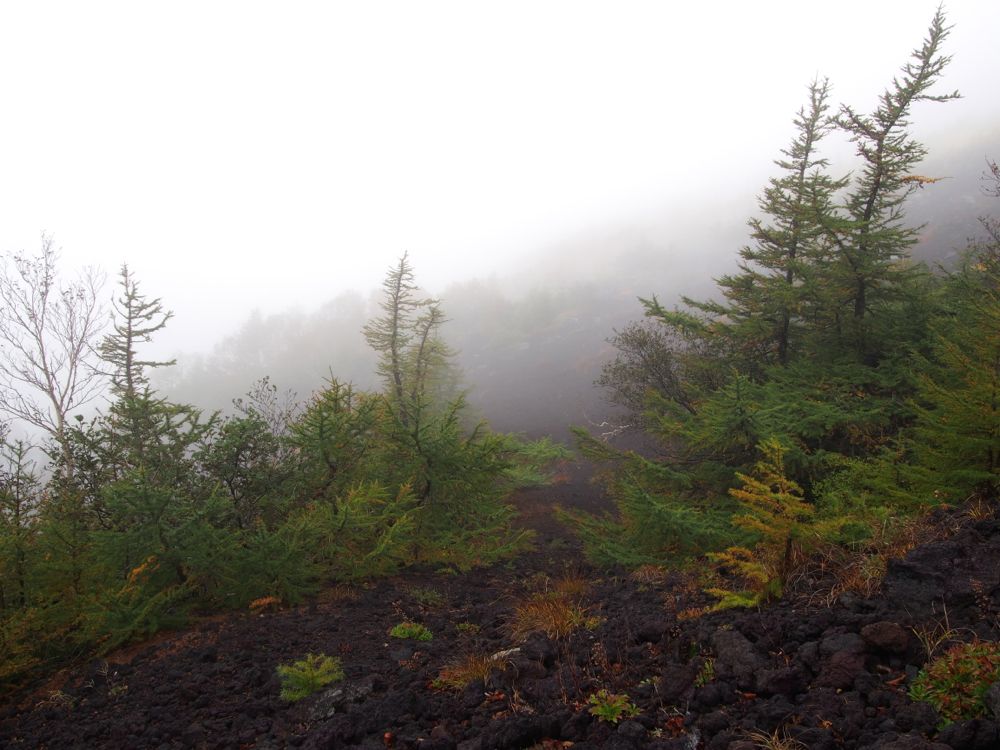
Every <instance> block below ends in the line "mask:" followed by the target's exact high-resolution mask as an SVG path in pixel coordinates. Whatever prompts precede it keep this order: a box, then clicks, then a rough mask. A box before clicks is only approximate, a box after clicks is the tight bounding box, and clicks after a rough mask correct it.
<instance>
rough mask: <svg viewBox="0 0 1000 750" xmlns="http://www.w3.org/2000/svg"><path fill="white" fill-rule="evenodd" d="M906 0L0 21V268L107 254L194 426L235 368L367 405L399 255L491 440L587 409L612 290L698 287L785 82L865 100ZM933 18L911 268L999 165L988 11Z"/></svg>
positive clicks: (87, 13)
mask: <svg viewBox="0 0 1000 750" xmlns="http://www.w3.org/2000/svg"><path fill="white" fill-rule="evenodd" d="M687 5H691V6H693V5H694V4H687ZM936 7H937V3H936V0H935V1H933V2H922V1H921V2H913V1H912V0H894V1H893V2H879V3H871V2H870V0H868V1H866V2H863V1H862V0H847V1H845V2H841V3H838V4H837V5H836V6H835V7H829V8H820V7H819V6H814V4H805V3H801V2H768V3H740V2H723V3H713V4H708V5H706V6H705V7H704V8H701V9H698V8H694V7H685V8H683V9H681V8H680V7H678V6H677V5H676V4H667V3H654V2H635V3H591V2H553V3H544V4H540V3H527V2H524V3H520V2H509V3H503V4H499V5H493V6H483V5H480V4H471V3H463V2H429V3H419V4H416V3H405V2H384V3H364V4H346V3H297V4H295V5H294V6H292V7H289V6H287V5H286V6H281V7H280V8H279V6H277V5H266V4H258V3H235V2H233V3H213V4H210V5H206V4H203V3H193V2H191V3H186V2H178V3H172V4H169V5H167V6H160V7H152V6H142V5H137V4H134V3H125V2H121V3H88V4H86V5H83V4H76V3H68V2H67V3H46V2H41V3H31V4H19V5H14V4H5V5H4V7H3V8H2V9H0V66H2V67H3V69H4V70H5V71H7V72H8V73H9V74H8V75H6V76H4V77H3V78H2V79H0V97H2V101H4V103H5V113H6V116H5V118H4V121H3V124H2V125H0V129H2V132H3V136H4V137H3V138H0V206H3V212H4V221H3V222H0V251H2V252H17V251H22V250H23V251H26V252H32V251H34V250H35V249H37V247H38V244H39V240H38V237H39V234H40V233H41V232H43V231H44V232H47V233H50V234H51V235H52V236H54V238H55V241H56V243H57V244H58V245H59V246H61V247H62V248H63V251H62V258H63V264H64V266H65V267H66V268H69V269H72V268H77V267H80V266H83V265H87V264H92V265H99V266H101V267H103V268H105V269H106V270H107V271H108V272H109V276H113V275H114V272H115V271H116V269H117V267H118V266H119V265H120V264H121V263H122V262H125V261H127V262H128V263H129V265H130V267H131V268H132V269H133V270H134V271H135V273H136V275H137V277H138V279H139V280H140V282H141V283H142V288H143V291H144V292H146V293H148V294H150V295H153V296H160V297H162V298H163V300H164V302H165V304H166V305H167V307H169V308H170V309H172V310H173V311H174V312H175V317H174V319H173V320H171V322H170V325H169V327H168V328H167V329H166V330H165V331H163V332H162V334H160V335H159V336H158V338H157V340H156V342H155V344H154V345H153V346H152V347H151V348H150V349H151V350H150V352H149V354H150V355H151V356H155V357H166V356H177V358H178V360H179V362H180V364H179V366H178V367H177V368H175V370H174V371H173V372H170V373H163V374H162V375H161V376H160V381H159V385H160V387H162V388H163V389H164V390H165V391H167V392H169V393H171V395H173V396H174V397H176V398H182V399H185V400H189V401H192V402H194V403H198V404H199V405H203V406H205V407H209V408H222V407H225V405H226V404H228V403H229V400H230V399H232V398H233V397H235V396H238V395H239V394H240V393H241V392H243V391H244V390H246V388H247V387H249V385H250V383H252V381H253V380H254V379H255V378H256V377H259V376H261V375H264V374H268V375H270V376H271V377H272V379H273V380H274V382H275V383H277V384H278V385H279V386H280V387H283V388H292V389H294V390H296V391H299V392H300V394H301V395H303V396H304V395H307V394H308V392H309V391H310V390H311V389H313V388H315V387H318V385H320V384H321V383H322V378H323V377H324V375H326V374H329V373H331V372H332V373H333V374H334V375H336V376H337V377H340V378H343V379H350V380H354V381H356V382H358V383H359V385H361V386H365V387H367V386H370V385H372V384H373V383H372V375H371V373H372V363H373V359H374V358H373V356H372V355H371V353H370V352H368V351H367V349H366V348H365V346H364V342H363V339H362V337H361V334H360V327H361V325H362V324H363V322H364V320H365V319H366V318H367V317H368V316H369V315H371V314H372V313H373V312H374V310H375V304H376V301H375V299H374V297H373V290H375V289H376V288H377V287H378V284H379V283H380V281H381V279H382V277H383V275H384V273H385V271H386V269H387V268H388V267H389V266H390V265H391V264H392V263H393V262H394V260H395V259H396V258H398V257H399V256H400V255H401V254H402V252H403V251H408V252H409V253H410V257H411V260H412V261H413V264H414V267H415V270H416V273H417V278H418V281H419V282H420V283H421V284H422V285H423V286H424V287H425V288H426V289H427V291H428V292H429V293H431V294H434V295H436V296H439V297H441V298H442V299H443V306H444V309H445V311H446V313H447V315H448V317H449V319H450V322H449V324H448V325H447V326H446V328H445V330H444V335H445V337H446V338H447V339H448V340H449V342H450V343H451V344H452V345H453V347H454V348H455V349H456V350H457V351H458V357H457V359H458V363H459V365H460V366H461V368H462V369H463V371H464V373H465V379H466V383H467V384H468V385H469V386H470V387H471V388H472V391H471V394H472V395H471V399H472V401H473V403H474V404H475V405H476V406H477V407H478V408H479V409H480V410H481V411H482V412H483V413H484V414H486V415H487V416H489V417H490V418H491V420H493V421H494V422H496V423H497V426H498V427H501V428H503V429H523V430H527V431H536V430H539V429H542V428H544V427H546V426H547V427H549V428H550V429H556V428H555V426H554V425H556V424H559V425H564V424H566V423H567V422H569V421H579V420H580V419H587V418H594V419H598V418H599V417H597V416H595V415H594V414H595V411H596V410H598V409H600V408H602V407H601V406H600V399H599V395H595V394H594V392H593V389H592V388H590V383H591V381H592V380H593V377H594V375H595V373H596V371H597V370H598V369H599V366H600V362H601V361H602V360H603V358H606V357H607V355H608V354H609V352H608V349H607V345H606V344H605V343H604V342H605V339H606V338H607V337H608V336H610V335H611V333H612V332H613V329H614V328H615V327H616V326H620V325H622V324H624V323H625V322H626V321H627V320H630V319H633V318H635V317H638V316H639V315H641V309H640V307H639V305H638V303H637V302H636V297H637V296H640V295H641V296H649V295H651V294H654V293H655V294H657V295H658V296H660V298H661V299H664V300H666V301H668V302H670V301H672V300H674V299H676V297H677V296H678V295H679V294H691V295H694V296H705V295H708V294H710V293H711V291H712V277H713V276H717V275H719V274H721V273H724V272H725V271H726V270H727V269H728V268H729V267H730V265H731V264H732V263H733V262H734V258H735V253H736V251H737V250H738V249H739V247H740V246H741V245H742V244H743V243H744V242H745V241H746V226H745V222H746V219H747V218H748V217H749V216H751V215H753V214H754V213H755V212H756V200H755V195H756V194H757V193H758V192H759V191H760V189H761V188H762V187H763V185H764V184H765V182H766V179H767V177H768V176H769V175H772V174H774V173H775V168H774V166H773V160H774V159H775V158H776V157H778V156H779V151H780V149H781V148H783V147H785V146H786V144H787V143H788V141H789V140H790V138H791V137H792V134H793V127H792V118H793V116H794V113H795V112H796V110H798V109H799V107H801V106H802V104H803V103H804V101H805V93H806V85H807V84H808V83H809V82H810V80H812V78H813V77H814V76H816V75H825V76H829V77H830V78H831V80H832V82H833V99H834V102H844V103H849V104H852V105H854V106H856V107H858V108H860V109H863V110H864V109H868V108H870V107H871V106H873V104H874V102H875V99H876V97H877V96H878V94H879V93H880V92H881V91H882V89H883V88H884V87H885V86H886V85H888V84H889V82H890V81H891V79H892V76H893V75H894V74H895V73H896V72H897V71H898V69H899V67H900V66H901V65H902V64H903V63H905V62H906V60H907V56H908V54H909V52H910V50H911V49H913V47H915V46H917V45H918V44H919V42H920V40H921V39H922V37H923V35H924V33H925V31H926V26H927V24H928V22H929V20H930V18H931V16H932V15H933V13H934V10H935V8H936ZM946 10H947V12H948V20H949V22H950V23H951V24H953V25H954V30H953V32H952V34H951V36H950V37H949V39H948V40H947V41H946V52H948V53H950V54H952V55H953V56H954V60H953V62H952V64H951V65H950V66H949V68H948V69H947V70H946V73H945V76H944V79H943V81H942V83H941V89H942V90H951V89H958V90H960V91H961V92H962V94H963V97H964V98H963V99H961V100H959V101H957V102H951V103H948V104H944V105H936V104H933V103H923V104H920V105H918V106H917V107H916V108H915V109H914V116H913V123H914V124H913V128H912V130H913V132H914V133H915V134H916V135H917V136H918V137H919V138H921V139H922V140H924V141H925V142H926V143H927V144H928V146H929V148H930V157H929V159H928V161H927V166H926V170H925V171H926V173H928V174H933V175H935V176H942V177H947V178H948V179H947V180H945V181H942V182H940V183H938V184H935V185H934V186H933V189H931V188H928V189H927V190H926V191H922V192H920V193H919V194H917V195H916V196H914V201H913V204H912V206H913V209H912V211H913V216H914V218H915V220H916V221H918V222H919V221H924V220H926V221H928V222H929V223H928V227H927V229H926V230H925V233H924V242H923V243H922V245H921V247H920V248H919V252H920V253H922V254H923V255H924V257H928V258H942V259H946V258H947V257H949V256H950V255H953V254H954V252H955V250H956V248H957V247H959V246H960V245H961V244H962V240H964V238H965V237H967V236H968V235H970V234H972V233H974V232H975V216H976V215H978V214H980V213H983V212H985V211H987V210H990V208H989V207H988V206H986V207H985V208H984V206H985V205H986V204H985V203H984V201H983V200H982V196H981V195H980V193H979V185H978V178H979V174H980V173H981V171H982V168H983V159H984V157H986V156H992V157H994V158H996V157H997V156H998V154H997V151H998V149H1000V144H997V142H996V134H997V132H998V129H997V124H998V122H1000V101H998V100H997V97H996V91H995V85H996V81H997V80H1000V55H998V54H997V51H996V45H995V39H996V33H997V29H1000V4H998V3H995V2H992V1H987V0H984V1H983V2H976V1H973V0H960V1H958V2H951V3H948V5H947V8H946ZM827 152H828V155H829V156H830V158H831V159H832V161H833V163H834V171H838V170H839V171H841V172H845V171H848V170H850V169H851V168H853V166H854V162H853V158H852V146H851V144H849V143H847V142H845V141H842V140H840V141H838V140H837V139H831V141H830V143H829V147H828V149H827ZM110 294H111V290H110V288H109V290H108V296H109V297H110ZM526 393H531V394H533V398H531V399H527V400H525V394H526ZM515 405H519V406H520V407H521V408H520V409H519V410H517V411H515V409H514V406H515Z"/></svg>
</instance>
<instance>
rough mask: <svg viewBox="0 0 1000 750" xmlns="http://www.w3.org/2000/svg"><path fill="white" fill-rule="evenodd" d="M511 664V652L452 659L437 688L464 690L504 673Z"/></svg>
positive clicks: (442, 673) (437, 680) (437, 682)
mask: <svg viewBox="0 0 1000 750" xmlns="http://www.w3.org/2000/svg"><path fill="white" fill-rule="evenodd" d="M508 664H510V652H508V651H501V652H499V653H496V654H466V655H465V656H459V657H456V658H455V659H452V660H451V661H449V662H448V663H447V664H445V665H444V667H443V668H442V669H441V672H440V673H439V674H438V677H437V679H436V680H434V685H435V687H442V688H450V689H452V690H462V689H464V688H465V687H466V686H467V685H470V684H472V683H473V682H476V681H477V680H482V681H483V682H486V680H487V678H489V676H490V675H491V674H493V673H494V672H502V671H503V670H504V669H506V668H507V665H508Z"/></svg>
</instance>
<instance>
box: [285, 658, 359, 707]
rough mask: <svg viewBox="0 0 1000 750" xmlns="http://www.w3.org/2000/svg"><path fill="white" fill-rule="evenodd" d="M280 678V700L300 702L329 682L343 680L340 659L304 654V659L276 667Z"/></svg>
mask: <svg viewBox="0 0 1000 750" xmlns="http://www.w3.org/2000/svg"><path fill="white" fill-rule="evenodd" d="M276 671H277V673H278V676H279V677H280V678H281V699H282V700H286V701H291V702H294V701H300V700H302V699H303V698H308V697H309V696H310V695H312V694H313V693H316V692H319V691H320V690H322V689H323V688H325V687H326V686H327V685H329V684H330V683H331V682H337V681H338V680H342V679H344V670H343V668H342V667H341V665H340V659H338V658H337V657H335V656H327V655H326V654H306V656H305V658H304V659H299V660H298V661H295V662H292V663H291V664H280V665H278V667H277V670H276Z"/></svg>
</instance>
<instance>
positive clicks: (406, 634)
mask: <svg viewBox="0 0 1000 750" xmlns="http://www.w3.org/2000/svg"><path fill="white" fill-rule="evenodd" d="M389 635H391V636H392V637H393V638H409V639H412V640H414V641H429V640H431V638H433V637H434V635H433V634H432V633H431V631H429V630H428V629H427V628H425V627H424V626H423V625H421V624H420V623H419V622H401V623H399V624H398V625H394V626H393V628H392V630H390V631H389Z"/></svg>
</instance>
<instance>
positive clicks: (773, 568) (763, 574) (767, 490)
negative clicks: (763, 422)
mask: <svg viewBox="0 0 1000 750" xmlns="http://www.w3.org/2000/svg"><path fill="white" fill-rule="evenodd" d="M760 452H761V454H762V458H761V460H760V461H758V462H757V463H756V464H755V465H754V469H753V472H752V473H751V474H742V473H739V472H738V473H737V474H736V476H737V478H738V479H739V480H740V482H741V484H742V486H741V487H734V488H733V489H731V490H730V491H729V494H730V495H732V496H733V497H734V498H735V499H736V500H737V501H738V502H739V504H740V509H741V511H742V512H741V513H737V514H735V515H734V516H733V519H732V522H733V524H735V525H736V526H737V527H739V528H741V529H744V530H746V531H748V532H750V533H751V534H753V536H754V537H755V538H756V539H757V542H756V544H755V545H754V547H753V549H748V548H747V547H730V548H729V549H727V550H725V551H724V552H718V553H714V554H712V558H713V559H715V560H716V561H718V562H720V563H722V564H723V565H725V566H727V567H729V568H731V569H732V570H734V571H735V572H736V573H737V574H738V575H739V576H741V577H742V578H744V579H746V580H747V581H749V582H750V584H751V590H750V591H749V592H739V593H738V594H737V596H736V597H735V598H734V597H733V596H732V592H727V591H724V590H719V589H712V590H711V591H710V593H715V594H718V595H719V596H720V597H721V598H722V599H723V601H725V602H726V604H725V606H733V605H736V604H737V602H739V601H743V600H749V601H751V602H752V603H754V604H756V603H758V602H760V601H765V600H767V599H770V598H773V597H779V596H781V593H782V591H783V589H784V586H785V583H786V582H787V581H788V577H789V574H790V573H791V571H792V567H793V564H794V559H795V556H796V555H797V554H799V552H800V550H801V547H802V546H803V544H804V543H806V542H807V541H809V540H810V538H814V537H815V531H814V529H813V527H812V524H811V521H812V518H813V516H814V515H815V509H814V508H813V506H812V505H810V504H809V503H807V502H806V501H805V500H804V499H803V497H802V488H801V487H799V485H798V484H796V483H795V482H794V481H792V480H790V479H789V478H788V477H787V476H786V475H785V466H784V448H783V447H782V445H781V443H780V442H778V441H777V440H774V439H769V440H765V441H764V442H763V443H761V445H760Z"/></svg>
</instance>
